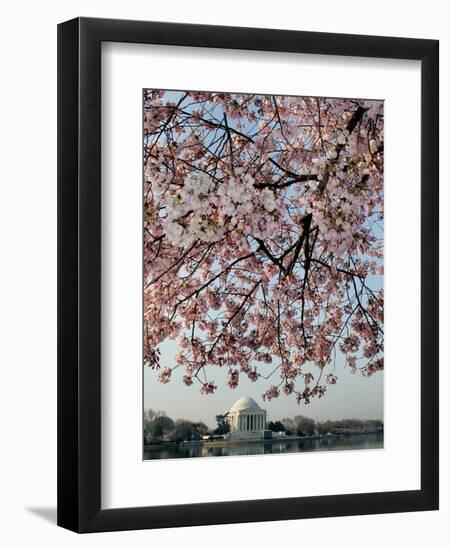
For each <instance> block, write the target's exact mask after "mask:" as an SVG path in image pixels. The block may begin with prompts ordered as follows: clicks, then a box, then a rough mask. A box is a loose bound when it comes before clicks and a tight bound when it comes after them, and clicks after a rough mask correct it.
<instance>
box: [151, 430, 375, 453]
mask: <svg viewBox="0 0 450 550" xmlns="http://www.w3.org/2000/svg"><path fill="white" fill-rule="evenodd" d="M380 433H383V432H382V431H379V432H355V433H345V434H333V435H322V436H321V435H304V436H284V437H273V438H266V439H264V438H258V439H255V438H252V439H219V440H216V441H204V440H195V441H182V442H180V443H176V442H174V441H173V442H167V443H155V444H144V451H151V450H161V449H176V448H186V447H206V448H213V447H226V446H229V445H239V444H242V443H245V444H249V443H269V444H273V443H280V442H281V443H283V442H289V441H312V440H326V439H342V438H346V439H347V438H350V437H353V436H361V435H366V436H367V435H377V434H380Z"/></svg>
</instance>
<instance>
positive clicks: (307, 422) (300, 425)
mask: <svg viewBox="0 0 450 550" xmlns="http://www.w3.org/2000/svg"><path fill="white" fill-rule="evenodd" d="M294 424H295V429H296V431H297V433H298V434H299V435H312V434H314V431H315V429H316V422H315V420H314V419H313V418H309V417H307V416H303V415H299V416H296V417H295V418H294Z"/></svg>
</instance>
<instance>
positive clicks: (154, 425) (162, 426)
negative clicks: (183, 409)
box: [144, 416, 175, 441]
mask: <svg viewBox="0 0 450 550" xmlns="http://www.w3.org/2000/svg"><path fill="white" fill-rule="evenodd" d="M174 426H175V424H174V422H173V420H172V419H171V418H169V417H168V416H157V417H156V418H154V420H152V421H151V422H149V423H148V425H147V430H146V431H144V437H145V436H146V439H147V440H148V439H151V441H155V440H159V439H162V438H163V437H164V436H165V435H166V434H167V433H168V432H170V431H172V430H173V429H174Z"/></svg>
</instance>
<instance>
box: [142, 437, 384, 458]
mask: <svg viewBox="0 0 450 550" xmlns="http://www.w3.org/2000/svg"><path fill="white" fill-rule="evenodd" d="M381 448H383V434H382V433H380V434H367V435H353V436H351V437H339V438H322V439H307V440H296V441H277V440H272V441H252V442H250V441H246V442H242V443H233V444H227V443H226V442H225V443H223V444H222V443H220V444H215V445H212V446H207V445H205V446H202V445H198V446H183V445H180V446H178V447H169V448H164V449H148V448H147V449H145V450H144V460H150V459H157V458H200V457H211V456H236V455H263V454H264V455H267V454H281V453H302V452H314V451H344V450H357V449H381Z"/></svg>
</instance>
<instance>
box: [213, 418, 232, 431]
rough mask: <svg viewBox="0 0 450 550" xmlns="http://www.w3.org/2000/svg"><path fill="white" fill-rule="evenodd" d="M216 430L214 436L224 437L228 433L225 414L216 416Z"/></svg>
mask: <svg viewBox="0 0 450 550" xmlns="http://www.w3.org/2000/svg"><path fill="white" fill-rule="evenodd" d="M216 422H217V428H216V429H215V430H214V434H215V435H225V434H227V433H228V432H229V431H230V424H229V423H228V419H227V415H226V414H218V415H217V416H216Z"/></svg>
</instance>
